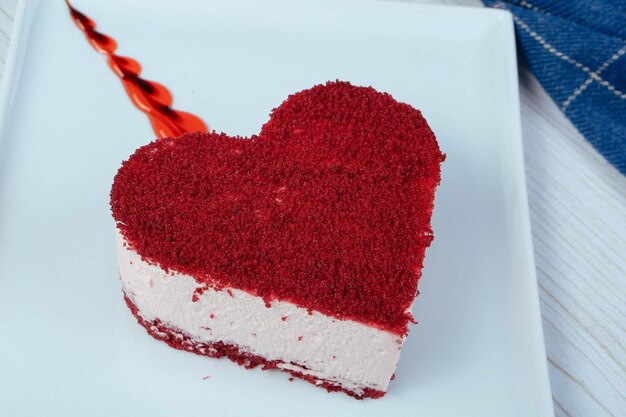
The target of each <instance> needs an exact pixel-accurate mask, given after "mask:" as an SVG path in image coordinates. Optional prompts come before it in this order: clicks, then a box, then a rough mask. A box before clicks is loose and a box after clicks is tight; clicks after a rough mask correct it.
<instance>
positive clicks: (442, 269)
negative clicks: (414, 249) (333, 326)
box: [0, 0, 552, 417]
mask: <svg viewBox="0 0 626 417" xmlns="http://www.w3.org/2000/svg"><path fill="white" fill-rule="evenodd" d="M76 6H77V7H78V8H79V9H80V10H82V11H84V12H85V13H87V14H88V15H89V16H91V17H93V18H94V19H95V21H96V22H97V23H98V26H99V28H100V29H101V30H102V31H103V32H104V33H106V34H110V35H111V36H113V37H114V38H115V39H117V40H118V41H119V53H120V54H124V55H128V56H131V57H134V58H136V59H138V60H139V62H141V63H142V64H143V67H144V73H143V74H144V75H145V77H146V78H148V79H154V80H157V81H159V82H162V83H163V84H164V85H166V86H167V87H169V88H170V89H171V90H172V91H173V93H174V97H175V102H174V104H175V106H174V107H175V108H177V109H181V110H187V111H191V112H194V113H196V114H199V115H200V116H201V117H203V118H204V119H205V120H206V121H207V122H208V123H209V125H210V126H211V127H212V128H214V129H216V130H222V131H225V132H228V133H230V134H240V135H249V134H252V133H256V132H258V131H259V129H260V126H261V125H262V124H263V123H264V122H265V121H266V119H267V117H268V114H269V112H270V110H271V109H272V108H273V107H276V106H277V105H279V104H280V103H281V102H282V100H283V99H284V98H285V97H286V96H287V95H288V94H290V93H292V92H296V91H299V90H301V89H303V88H306V87H310V86H312V85H314V84H317V83H321V82H324V81H326V80H334V79H342V80H349V81H351V82H352V83H354V84H359V85H372V86H374V87H375V88H377V89H379V90H381V91H387V92H389V93H391V94H393V95H394V96H395V97H396V98H397V99H398V100H401V101H404V102H407V103H410V104H412V105H414V106H415V107H417V108H419V109H421V110H422V111H423V113H424V115H425V116H426V118H427V119H428V121H429V122H430V124H431V126H432V129H433V130H434V131H435V133H436V135H437V137H438V139H439V141H440V144H441V148H442V149H443V151H444V152H446V153H447V155H448V159H447V161H446V162H445V163H444V165H443V181H442V183H441V187H440V189H439V190H438V191H437V198H436V209H435V214H434V219H433V225H434V231H435V241H434V243H433V245H432V247H431V248H430V249H429V250H428V251H427V255H426V268H425V270H424V274H423V279H422V281H421V286H420V289H421V295H420V297H419V298H418V300H417V302H416V303H415V306H414V315H415V317H416V318H417V319H418V320H419V322H420V324H419V325H418V326H414V327H413V329H412V331H411V334H410V335H409V338H408V341H407V343H406V344H405V348H404V351H403V352H402V358H401V360H400V364H399V367H398V370H397V372H396V379H395V381H393V382H392V384H391V386H390V391H389V393H388V395H387V396H386V397H384V398H383V399H380V400H367V401H356V400H354V399H352V398H349V397H347V396H345V395H343V394H328V393H326V392H325V391H323V390H321V389H316V388H315V387H312V386H310V385H309V384H307V383H304V382H302V381H294V382H289V381H288V378H287V376H286V375H284V374H280V373H277V372H262V371H260V370H255V371H247V370H244V369H243V368H240V367H238V366H236V365H234V364H232V363H230V362H229V361H227V360H215V359H209V358H206V357H199V356H195V355H192V354H189V353H186V352H181V351H176V350H173V349H171V348H169V347H168V346H166V345H165V344H164V343H161V342H157V341H155V340H153V339H152V338H151V337H149V336H148V335H147V334H146V332H145V330H144V329H143V328H141V327H140V326H139V325H137V324H136V322H135V319H134V318H133V317H132V315H131V314H130V313H129V311H128V309H127V308H126V306H125V305H124V303H123V301H122V294H121V292H120V283H119V280H118V273H117V268H116V263H115V255H114V244H113V230H114V224H113V221H112V218H111V216H110V213H109V206H108V199H109V197H108V195H109V190H110V186H111V182H112V179H113V175H114V174H115V172H116V170H117V168H118V167H119V165H120V162H121V161H122V160H123V159H125V158H127V157H128V156H129V155H130V154H131V153H132V152H133V150H134V149H135V148H137V147H138V146H140V145H143V144H145V143H147V142H148V141H150V140H151V139H152V138H153V134H152V131H151V129H150V126H149V124H148V121H147V119H146V118H145V117H144V116H143V115H142V114H141V113H139V112H138V111H137V110H136V109H135V108H134V107H133V106H132V105H131V103H130V101H129V100H128V98H127V97H126V94H125V92H124V91H123V89H122V86H121V84H120V83H119V81H118V80H117V79H116V78H115V77H114V75H113V74H112V73H111V71H110V70H109V68H108V67H107V66H106V64H105V62H103V60H102V58H101V57H100V56H98V55H97V54H96V53H95V52H94V51H93V50H92V49H91V47H90V46H89V45H88V44H87V42H86V40H85V39H84V37H83V35H82V33H80V32H79V31H78V30H77V28H76V27H75V26H74V24H73V23H72V22H71V21H70V19H69V15H68V11H67V9H66V7H65V5H64V4H63V2H61V1H54V2H53V1H36V0H31V1H23V2H22V3H21V4H20V7H19V12H18V17H17V19H16V33H15V34H14V42H13V45H12V49H11V52H10V56H9V60H8V63H7V64H8V66H7V72H6V74H5V77H4V79H3V84H2V91H1V94H2V95H1V97H0V104H1V106H2V107H1V108H0V111H1V113H0V117H1V129H2V131H1V135H2V136H1V142H0V329H1V334H2V336H1V337H0V415H2V416H11V417H17V416H34V415H46V416H53V415H55V416H56V415H58V416H100V415H102V416H122V415H132V416H175V415H188V416H220V417H227V416H252V415H253V416H274V417H278V416H293V415H298V416H300V417H305V416H322V415H325V416H328V415H342V416H347V415H355V416H357V415H358V416H384V415H419V416H429V417H436V416H465V417H468V416H477V417H487V416H497V417H507V416H534V417H540V416H550V415H552V403H551V396H550V388H549V383H548V377H547V371H546V359H545V352H544V345H543V337H542V331H541V321H540V315H539V306H538V297H537V285H536V279H535V273H534V264H533V253H532V247H531V236H530V229H529V218H528V210H527V200H526V191H525V183H524V171H523V159H522V148H521V138H520V120H519V106H518V93H517V88H518V87H517V76H516V59H515V46H514V36H513V27H512V23H511V18H510V16H509V15H508V14H507V13H505V12H502V11H494V10H481V9H466V8H448V7H439V8H438V7H419V6H415V5H411V4H403V3H388V2H368V1H357V2H352V1H349V0H345V1H340V2H332V3H331V2H324V1H321V2H315V3H313V2H301V1H298V2H290V1H272V2H265V3H257V2H253V1H249V0H241V1H229V0H223V1H222V0H220V1H212V2H205V1H201V0H197V1H188V2H185V3H184V4H183V3H181V2H178V1H175V0H171V1H165V0H159V1H148V0H143V1H139V0H137V1H133V2H123V1H120V0H115V1H107V2H98V1H95V0H93V1H87V0H86V1H76ZM205 377H208V378H205Z"/></svg>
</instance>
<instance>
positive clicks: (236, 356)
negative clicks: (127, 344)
mask: <svg viewBox="0 0 626 417" xmlns="http://www.w3.org/2000/svg"><path fill="white" fill-rule="evenodd" d="M124 301H126V305H127V306H128V308H129V309H130V311H131V312H132V313H133V315H134V316H135V318H136V319H137V322H138V323H139V324H141V325H142V326H143V327H144V328H145V329H146V331H147V332H148V334H149V335H150V336H152V337H154V338H155V339H157V340H161V341H163V342H165V343H167V344H168V345H169V346H170V347H173V348H174V349H179V350H186V351H188V352H192V353H195V354H196V355H201V356H209V357H212V358H222V357H226V358H228V359H230V360H231V361H233V362H235V363H236V364H238V365H241V366H243V367H245V368H246V369H253V368H256V367H257V366H261V369H262V370H264V371H265V370H269V369H277V370H279V371H282V372H286V373H288V374H291V375H292V376H294V377H296V378H300V379H303V380H305V381H307V382H310V383H311V384H313V385H315V386H317V387H322V388H325V389H326V390H327V391H328V392H335V391H342V392H344V393H346V394H348V395H349V396H351V397H354V398H356V399H359V400H362V399H364V398H380V397H382V396H383V395H385V393H384V392H383V391H378V390H375V389H371V388H365V389H364V390H363V394H361V395H359V394H357V393H355V392H353V391H349V390H347V389H345V388H342V387H341V386H339V385H336V384H334V383H333V382H330V381H327V380H322V379H318V378H315V377H313V376H311V375H304V374H302V373H300V372H296V371H292V370H289V369H282V368H279V367H278V365H279V364H281V363H282V362H281V361H270V360H267V359H265V358H263V357H261V356H257V355H254V354H252V353H250V352H246V351H243V350H241V349H240V348H239V347H238V346H236V345H231V344H226V343H223V342H214V343H205V342H198V341H196V340H194V339H192V338H191V337H190V336H189V335H187V334H185V333H183V332H181V331H180V330H177V329H173V328H171V327H169V326H167V325H165V324H164V323H162V322H161V321H160V320H159V319H156V320H154V321H146V320H144V319H143V317H141V315H140V314H139V309H138V308H137V306H136V305H135V304H134V303H133V302H132V301H131V300H130V298H128V296H127V295H126V294H125V293H124Z"/></svg>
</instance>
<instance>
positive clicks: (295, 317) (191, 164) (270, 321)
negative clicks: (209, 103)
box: [111, 82, 444, 398]
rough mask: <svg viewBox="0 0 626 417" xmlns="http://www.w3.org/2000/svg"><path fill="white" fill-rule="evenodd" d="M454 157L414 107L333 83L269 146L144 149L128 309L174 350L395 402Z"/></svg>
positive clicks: (199, 137) (261, 140)
mask: <svg viewBox="0 0 626 417" xmlns="http://www.w3.org/2000/svg"><path fill="white" fill-rule="evenodd" d="M443 160H444V155H443V154H442V153H441V152H440V150H439V147H438V145H437V141H436V139H435V136H434V134H433V132H432V131H431V129H430V128H429V126H428V124H427V123H426V120H425V119H424V118H423V117H422V115H421V113H420V112H419V111H417V110H415V109H414V108H413V107H411V106H409V105H407V104H403V103H399V102H397V101H396V100H394V99H393V98H392V97H391V96H390V95H388V94H384V93H379V92H377V91H376V90H374V89H373V88H370V87H367V88H366V87H356V86H352V85H351V84H349V83H346V82H329V83H327V84H325V85H318V86H315V87H313V88H311V89H309V90H305V91H302V92H299V93H297V94H294V95H292V96H290V97H288V98H287V100H286V101H285V102H284V103H283V104H282V105H281V106H280V107H278V108H277V109H275V110H274V111H273V112H272V115H271V117H270V120H269V121H268V122H267V123H266V124H265V125H264V126H263V128H262V130H261V133H260V134H259V135H258V136H253V137H251V138H241V137H233V136H227V135H226V134H223V133H221V134H220V133H188V134H185V135H182V136H180V137H177V138H169V139H163V140H157V141H155V142H152V143H150V144H148V145H146V146H143V147H141V148H139V149H137V151H136V152H135V153H134V154H133V155H132V156H131V157H130V158H129V159H128V160H127V161H125V162H124V163H123V165H122V167H121V168H120V169H119V172H118V173H117V175H116V177H115V180H114V183H113V188H112V191H111V208H112V212H113V217H114V219H115V220H116V223H117V230H118V239H117V250H118V262H119V268H120V274H121V278H122V284H123V290H124V294H125V298H126V302H127V304H128V306H129V307H130V309H131V310H132V312H133V313H134V314H135V316H136V317H137V319H138V321H139V323H141V324H142V325H143V326H144V327H145V328H146V329H147V330H148V332H149V333H150V334H151V335H152V336H154V337H155V338H157V339H160V340H163V341H165V342H166V343H168V344H169V345H170V346H173V347H175V348H178V349H184V350H188V351H191V352H194V353H197V354H201V355H207V356H213V357H221V356H227V357H228V358H230V359H231V360H233V361H235V362H237V363H239V364H242V365H245V366H246V367H254V366H257V365H263V366H264V368H266V369H269V368H277V369H280V370H283V371H286V372H288V373H290V374H292V375H294V376H296V377H300V378H303V379H305V380H308V381H310V382H313V383H315V384H316V385H321V386H323V387H325V388H327V389H328V390H331V391H337V390H341V391H345V392H347V393H348V394H350V395H353V396H356V397H358V398H362V397H379V396H382V395H383V394H384V393H385V392H386V390H387V386H388V384H389V381H390V379H391V378H392V375H393V373H394V371H395V367H396V364H397V362H398V359H399V356H400V350H401V348H402V343H403V341H404V339H405V337H406V335H407V332H408V324H409V323H410V322H411V321H412V320H413V319H412V316H411V313H410V309H411V305H412V303H413V299H414V298H415V296H416V294H417V283H418V279H419V277H420V274H421V269H422V263H423V259H424V252H425V250H426V248H427V247H428V246H429V244H430V242H431V241H432V239H433V234H432V230H431V227H430V218H431V213H432V210H433V200H434V193H435V188H436V187H437V185H438V183H439V181H440V164H441V162H442V161H443Z"/></svg>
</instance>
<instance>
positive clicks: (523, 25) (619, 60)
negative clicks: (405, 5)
mask: <svg viewBox="0 0 626 417" xmlns="http://www.w3.org/2000/svg"><path fill="white" fill-rule="evenodd" d="M483 3H485V5H487V6H491V7H495V8H499V9H504V10H508V11H510V12H511V13H512V14H513V19H514V21H515V30H516V34H517V41H518V49H519V51H520V52H521V55H522V57H523V59H524V60H525V62H526V64H527V65H528V67H529V68H530V70H531V71H532V72H533V74H534V75H535V77H537V79H538V80H539V82H540V83H541V85H542V86H543V88H544V89H545V90H546V91H547V92H548V94H550V96H551V97H552V99H553V100H554V102H555V103H556V104H557V105H558V106H559V107H560V108H561V111H563V112H564V113H565V115H566V116H567V117H568V118H569V119H570V120H571V121H572V123H573V124H574V125H575V126H576V128H578V130H579V131H580V133H582V134H583V136H584V137H585V138H586V139H587V140H588V141H589V142H590V143H591V144H592V145H593V146H594V147H595V148H596V149H597V150H598V151H599V152H600V153H601V154H602V155H604V157H605V158H606V159H607V160H608V161H609V162H610V163H612V164H613V165H614V166H615V167H616V168H617V169H618V170H619V171H620V172H621V173H622V174H624V175H626V0H552V1H550V0H530V1H525V0H517V1H516V0H496V1H492V0H483Z"/></svg>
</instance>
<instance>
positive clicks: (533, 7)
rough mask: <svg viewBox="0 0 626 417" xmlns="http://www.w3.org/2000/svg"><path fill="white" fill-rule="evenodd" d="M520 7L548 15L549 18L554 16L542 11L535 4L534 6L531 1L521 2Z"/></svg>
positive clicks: (522, 0) (523, 0)
mask: <svg viewBox="0 0 626 417" xmlns="http://www.w3.org/2000/svg"><path fill="white" fill-rule="evenodd" d="M519 5H520V6H523V7H526V8H527V9H530V10H534V11H536V12H539V13H543V14H547V15H548V16H552V14H551V13H550V12H547V11H545V10H543V9H540V8H539V7H537V6H535V5H534V4H532V3H531V2H529V1H525V0H520V2H519Z"/></svg>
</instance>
